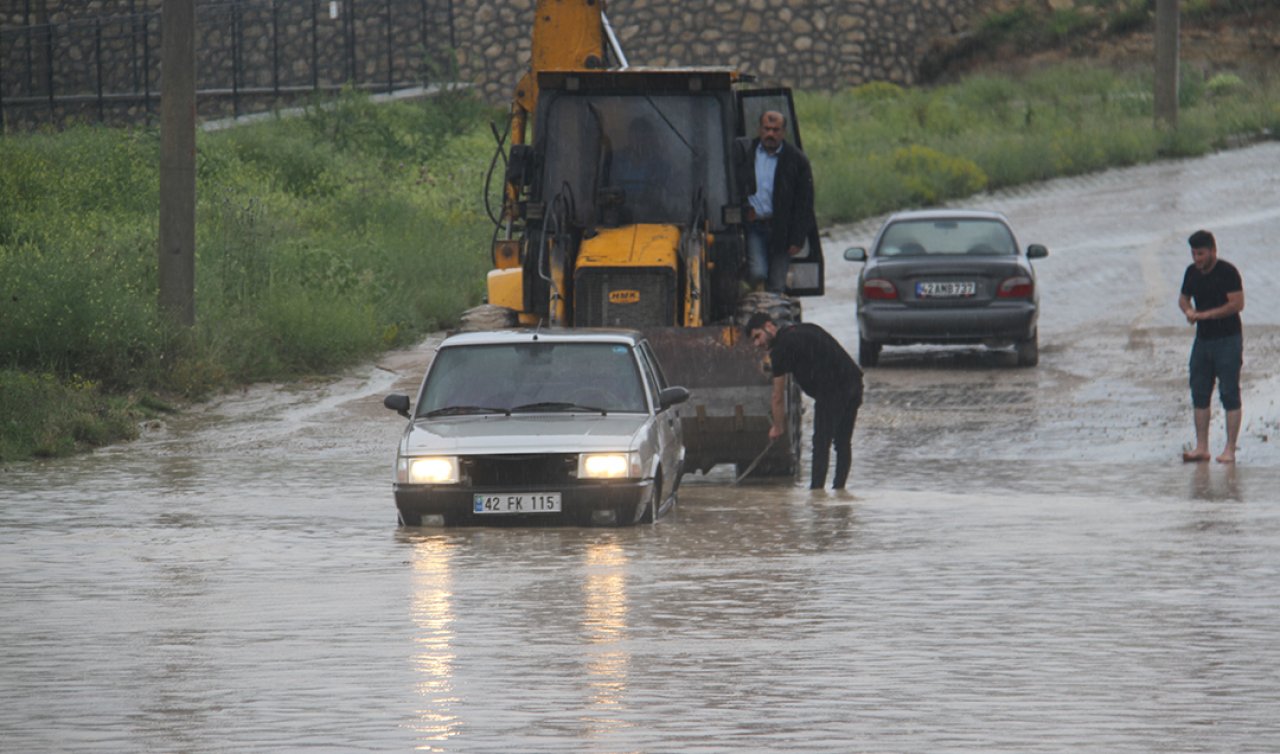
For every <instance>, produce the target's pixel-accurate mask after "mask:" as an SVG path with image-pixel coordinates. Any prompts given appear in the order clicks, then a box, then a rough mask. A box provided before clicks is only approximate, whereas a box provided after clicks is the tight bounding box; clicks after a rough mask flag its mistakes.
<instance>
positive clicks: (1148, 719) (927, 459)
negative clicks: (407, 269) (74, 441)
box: [0, 144, 1280, 754]
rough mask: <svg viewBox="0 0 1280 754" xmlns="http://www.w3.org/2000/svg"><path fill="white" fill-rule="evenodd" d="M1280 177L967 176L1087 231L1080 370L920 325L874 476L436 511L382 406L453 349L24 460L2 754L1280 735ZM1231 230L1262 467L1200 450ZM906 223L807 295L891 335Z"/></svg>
mask: <svg viewBox="0 0 1280 754" xmlns="http://www.w3.org/2000/svg"><path fill="white" fill-rule="evenodd" d="M1277 196H1280V144H1266V145H1261V146H1257V147H1252V148H1249V149H1245V150H1240V151H1235V152H1229V153H1224V154H1220V155H1216V156H1213V157H1209V158H1206V159H1202V160H1195V161H1190V162H1180V163H1165V164H1160V165H1154V166H1147V167H1142V168H1135V169H1131V170H1124V171H1115V172H1111V173H1106V174H1103V175H1100V176H1090V177H1086V178H1080V179H1072V180H1066V181H1057V182H1053V183H1050V184H1046V185H1043V186H1040V187H1036V188H1034V189H1028V190H1024V191H1020V192H1016V193H1013V194H1004V195H999V196H989V197H980V198H978V199H975V200H972V201H970V202H966V204H969V205H973V206H982V207H986V208H994V209H999V210H1002V211H1004V212H1006V213H1007V214H1008V215H1009V216H1010V218H1011V219H1012V221H1013V223H1014V226H1015V229H1016V230H1017V231H1018V233H1019V238H1020V241H1021V242H1022V243H1023V244H1024V245H1025V244H1027V243H1037V242H1038V243H1044V244H1046V245H1048V246H1049V248H1050V253H1051V255H1050V257H1049V258H1048V259H1046V260H1044V261H1043V262H1040V263H1038V265H1037V270H1038V272H1039V275H1040V284H1041V289H1042V305H1043V313H1042V317H1041V328H1042V329H1041V347H1042V353H1041V361H1040V366H1038V367H1037V368H1034V369H1017V368H1014V367H1012V366H1011V364H1012V360H1013V357H1012V355H1011V354H1005V353H995V352H986V351H983V350H981V349H965V348H958V349H941V350H940V349H925V348H910V349H892V348H887V349H886V350H885V352H884V354H883V356H882V360H881V366H880V367H877V368H876V369H872V370H870V371H869V372H868V377H867V386H868V390H867V404H866V406H865V408H864V409H863V412H862V414H861V416H860V418H859V423H858V429H857V432H856V433H855V437H854V453H855V459H854V470H853V475H852V492H851V493H850V494H843V495H837V494H835V493H830V492H819V493H811V492H810V491H809V490H807V489H804V488H802V487H801V486H799V485H796V486H791V485H784V484H764V483H762V484H744V485H742V486H738V487H735V486H733V485H732V484H731V482H732V475H731V474H730V471H729V470H728V469H723V470H716V471H715V472H713V473H712V474H711V475H708V476H705V477H703V476H696V475H691V476H688V477H686V479H685V486H684V487H683V488H682V496H681V501H680V505H679V506H678V508H677V510H676V512H675V513H674V514H673V515H672V516H670V517H668V518H666V519H664V520H662V521H661V522H659V523H658V524H657V525H656V526H641V527H637V528H630V529H619V530H612V529H542V530H524V529H505V528H504V529H482V530H452V529H450V530H431V529H397V528H396V527H395V525H394V522H395V511H394V506H393V504H392V501H391V492H390V475H391V465H392V460H393V455H394V452H395V443H396V440H397V438H398V436H399V432H400V430H401V428H402V424H401V421H400V420H399V419H398V418H397V417H395V416H394V415H393V414H391V413H390V412H388V411H386V410H385V409H383V408H382V407H381V398H382V396H383V395H384V394H385V393H387V392H390V391H392V390H401V389H411V388H412V386H413V384H414V383H415V382H416V380H417V379H419V378H420V376H421V369H422V365H423V363H424V359H425V356H426V354H427V353H428V350H429V346H430V343H427V344H424V345H423V347H421V348H418V349H413V350H410V351H405V352H397V353H393V354H388V355H386V357H385V358H383V359H382V360H381V361H380V363H379V365H378V366H376V367H369V368H366V369H363V370H356V371H354V372H353V373H352V374H351V375H349V376H347V377H345V378H343V379H341V380H338V381H335V382H333V383H325V384H317V385H311V386H302V387H295V388H290V389H276V388H271V387H260V388H254V389H251V390H249V391H246V392H244V393H242V394H237V395H232V396H226V397H224V398H222V399H220V400H218V401H216V402H215V403H214V404H213V405H211V406H209V407H208V408H207V409H204V410H202V411H200V412H197V413H193V414H191V415H187V416H183V417H179V418H177V419H175V420H173V421H171V422H169V423H168V424H167V425H165V426H158V427H154V428H152V429H151V430H149V431H148V432H147V433H146V434H145V436H144V437H143V438H142V439H141V440H139V441H138V442H136V443H133V444H130V445H127V446H120V447H115V448H110V449H107V450H104V451H102V452H99V453H95V454H93V455H91V456H86V457H81V458H74V459H62V460H57V461H46V462H38V463H31V464H20V465H15V466H10V467H7V468H5V469H3V470H0V500H2V501H3V502H2V503H0V606H2V609H3V614H4V620H2V621H0V647H3V660H2V661H0V742H3V743H0V749H3V750H4V751H14V752H34V751H50V752H52V751H58V752H62V751H93V752H101V751H127V752H137V751H156V752H246V751H263V752H266V751H271V752H276V751H295V750H311V749H328V750H331V751H340V752H347V751H406V750H412V749H418V750H423V751H437V752H468V753H471V752H493V753H495V754H496V753H499V752H501V753H503V754H508V753H510V752H569V751H572V752H602V753H605V752H607V753H612V752H697V753H699V754H701V753H712V752H726V753H728V752H735V753H736V752H775V751H795V752H842V753H843V752H929V753H930V754H932V753H934V752H993V751H1002V752H1066V751H1071V752H1077V751H1091V752H1233V753H1234V752H1275V751H1280V713H1277V710H1280V450H1278V449H1277V444H1278V443H1280V436H1278V435H1280V406H1277V399H1280V376H1277V375H1278V373H1280V370H1277V369H1276V364H1278V363H1280V358H1278V357H1280V297H1278V296H1276V295H1275V291H1276V289H1277V284H1278V283H1280V254H1277V249H1276V248H1275V243H1276V242H1275V239H1278V238H1280V202H1278V201H1277V200H1276V197H1277ZM1202 226H1203V227H1206V228H1208V229H1210V230H1212V231H1214V232H1215V233H1216V234H1217V236H1218V241H1219V246H1220V249H1221V254H1222V256H1223V258H1225V259H1227V260H1229V261H1231V262H1233V263H1235V264H1236V265H1237V266H1238V267H1239V268H1240V270H1241V272H1242V275H1243V277H1244V282H1245V290H1246V295H1247V306H1246V309H1245V312H1244V321H1245V333H1246V336H1245V337H1246V346H1245V348H1246V353H1245V362H1246V363H1245V377H1244V391H1243V392H1244V416H1245V422H1244V424H1245V426H1244V430H1243V432H1242V438H1241V447H1240V452H1239V458H1240V463H1239V464H1238V465H1237V466H1236V467H1226V466H1222V465H1218V464H1200V465H1195V464H1192V465H1184V464H1182V463H1181V462H1180V460H1179V453H1180V451H1181V447H1182V444H1183V443H1185V442H1188V441H1189V440H1190V439H1191V418H1190V410H1189V406H1188V398H1187V390H1186V374H1185V364H1186V356H1187V352H1188V349H1189V347H1190V339H1191V337H1192V333H1191V330H1190V328H1188V327H1187V326H1186V325H1185V323H1184V321H1183V320H1182V318H1181V316H1180V314H1179V312H1178V311H1177V307H1176V305H1175V300H1176V297H1177V289H1178V284H1179V283H1180V280H1181V275H1182V270H1183V268H1184V267H1185V265H1186V264H1187V262H1188V259H1189V253H1188V252H1187V248H1186V243H1185V238H1186V236H1187V235H1188V234H1189V233H1190V232H1191V231H1192V230H1195V229H1196V228H1198V227H1202ZM874 229H875V223H869V224H866V225H860V226H856V227H850V228H841V229H837V230H834V231H832V233H831V235H832V238H831V239H830V240H829V241H828V254H829V256H830V257H831V258H832V260H833V261H831V263H830V264H829V266H828V280H829V286H828V295H827V296H826V297H824V298H823V299H821V300H817V301H814V300H806V302H805V312H806V318H807V319H809V320H811V321H815V322H818V323H820V324H822V325H824V326H825V327H827V328H828V329H830V330H831V331H832V332H833V333H835V334H836V335H837V337H838V338H839V339H840V340H841V341H842V342H843V343H844V344H845V345H846V347H848V348H849V349H850V350H851V351H855V350H856V348H855V346H856V342H857V333H856V326H855V324H854V320H853V304H852V289H853V279H854V277H855V276H856V274H857V271H858V268H857V265H855V264H848V263H844V262H841V261H838V257H839V252H840V251H841V250H842V249H843V248H844V246H847V245H852V244H864V245H865V244H866V243H868V242H869V241H870V238H871V234H872V233H873V232H874ZM1221 424H1222V422H1221V417H1220V415H1219V414H1218V412H1217V410H1216V408H1215V414H1214V426H1213V434H1212V438H1213V440H1212V442H1213V445H1214V448H1215V452H1216V450H1218V449H1220V445H1221V443H1222V426H1221Z"/></svg>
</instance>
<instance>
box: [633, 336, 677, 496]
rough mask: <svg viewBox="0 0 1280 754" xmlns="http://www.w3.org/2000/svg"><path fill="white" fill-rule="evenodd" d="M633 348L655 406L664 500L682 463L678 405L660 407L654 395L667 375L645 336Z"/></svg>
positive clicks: (665, 381)
mask: <svg viewBox="0 0 1280 754" xmlns="http://www.w3.org/2000/svg"><path fill="white" fill-rule="evenodd" d="M637 350H638V352H639V355H640V363H641V364H642V365H643V366H642V371H643V372H644V374H645V384H646V385H650V386H652V387H651V388H650V394H651V396H652V401H653V405H654V407H655V408H656V409H657V417H656V420H657V433H658V446H659V450H658V454H659V457H660V458H661V459H662V470H663V477H662V487H663V489H662V490H661V495H662V499H663V500H665V499H666V498H667V497H668V496H669V495H670V494H671V493H672V492H674V491H675V488H676V485H677V484H678V483H679V481H680V473H681V471H682V469H683V466H684V436H683V433H682V425H681V422H680V412H679V410H680V407H679V406H671V407H670V408H666V409H664V408H662V404H661V403H659V402H658V396H659V393H661V392H662V390H663V388H666V387H667V378H666V376H665V375H664V374H663V373H662V367H661V366H660V365H659V364H658V359H657V357H656V356H655V355H654V353H653V348H652V347H651V346H650V345H649V342H648V341H647V340H646V341H641V342H640V346H639V348H638V349H637Z"/></svg>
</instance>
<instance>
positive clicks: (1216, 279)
mask: <svg viewBox="0 0 1280 754" xmlns="http://www.w3.org/2000/svg"><path fill="white" fill-rule="evenodd" d="M1187 242H1188V243H1189V244H1190V245H1191V264H1190V265H1189V266H1188V267H1187V271H1186V274H1184V275H1183V276H1182V294H1181V295H1180V296H1178V307H1179V308H1180V309H1182V313H1183V314H1185V315H1187V322H1188V323H1190V324H1193V325H1195V326H1196V340H1195V344H1194V345H1192V346H1191V363H1190V372H1191V405H1192V408H1194V409H1195V424H1196V446H1195V448H1193V449H1192V450H1188V451H1185V452H1183V454H1182V460H1184V461H1207V460H1209V403H1210V401H1211V400H1212V398H1213V383H1214V381H1215V380H1217V383H1218V397H1219V399H1220V400H1221V401H1222V409H1223V410H1224V411H1225V412H1226V414H1227V447H1226V448H1225V449H1224V450H1223V451H1222V455H1220V456H1218V463H1235V460H1236V439H1237V438H1238V437H1239V436H1240V365H1241V363H1243V361H1244V338H1243V334H1242V332H1243V331H1242V328H1241V325H1240V311H1241V310H1242V309H1244V285H1243V283H1241V281H1240V272H1239V271H1238V270H1236V268H1235V267H1234V266H1232V265H1231V264H1230V263H1229V262H1225V261H1223V260H1221V259H1218V244H1217V242H1216V241H1214V238H1213V234H1212V233H1210V232H1209V231H1207V230H1197V231H1196V232H1195V233H1192V234H1191V237H1190V238H1188V239H1187ZM1193 302H1194V305H1193Z"/></svg>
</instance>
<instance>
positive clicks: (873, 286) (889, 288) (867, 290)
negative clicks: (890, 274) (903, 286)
mask: <svg viewBox="0 0 1280 754" xmlns="http://www.w3.org/2000/svg"><path fill="white" fill-rule="evenodd" d="M862 295H863V296H865V297H867V298H869V299H877V300H880V301H885V300H889V299H896V298H897V297H898V289H897V288H894V287H893V283H890V282H889V281H888V280H881V279H879V278H872V279H870V280H865V281H863V283H862Z"/></svg>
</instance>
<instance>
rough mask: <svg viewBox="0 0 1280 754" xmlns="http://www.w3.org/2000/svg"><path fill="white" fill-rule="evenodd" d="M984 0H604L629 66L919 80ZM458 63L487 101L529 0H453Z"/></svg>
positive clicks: (501, 88) (521, 60) (815, 83)
mask: <svg viewBox="0 0 1280 754" xmlns="http://www.w3.org/2000/svg"><path fill="white" fill-rule="evenodd" d="M981 3H982V0H678V1H672V0H608V5H607V13H608V17H609V20H610V22H611V23H612V25H613V27H614V30H615V32H616V33H617V35H618V38H619V41H620V43H621V45H622V49H623V52H624V53H625V54H626V56H627V58H628V61H629V62H630V63H631V65H633V66H722V67H723V66H727V67H732V68H737V69H739V70H741V71H744V72H746V73H751V74H755V75H756V76H757V78H758V81H759V82H761V83H763V84H766V85H769V84H772V85H786V86H791V87H795V88H799V89H816V90H836V89H841V88H844V87H847V86H852V85H856V84H861V83H865V82H868V81H892V82H895V83H899V84H905V85H910V84H913V83H916V81H917V69H918V66H919V63H920V61H921V60H922V59H923V57H924V55H925V53H926V52H927V51H928V49H929V42H930V40H931V39H932V38H933V37H936V36H938V35H940V34H950V33H954V32H956V31H958V30H962V29H964V28H966V26H967V24H968V22H969V19H970V18H971V16H972V15H973V14H974V12H975V9H976V8H977V7H979V6H980V5H981ZM454 5H455V12H454V16H455V19H456V21H455V23H456V25H457V26H456V28H457V35H458V39H459V49H458V62H459V72H460V74H461V76H462V78H463V79H465V80H468V81H472V82H474V83H476V84H477V85H478V86H479V87H480V89H481V91H483V92H484V94H485V96H486V97H487V98H489V99H491V100H494V101H502V100H505V99H507V98H509V97H510V94H511V91H512V89H513V88H514V86H515V82H516V80H517V79H518V78H519V76H520V74H521V73H522V72H523V71H524V70H525V69H526V68H527V67H528V65H529V55H530V53H529V30H530V28H531V27H532V23H533V9H534V1H533V0H454Z"/></svg>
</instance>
